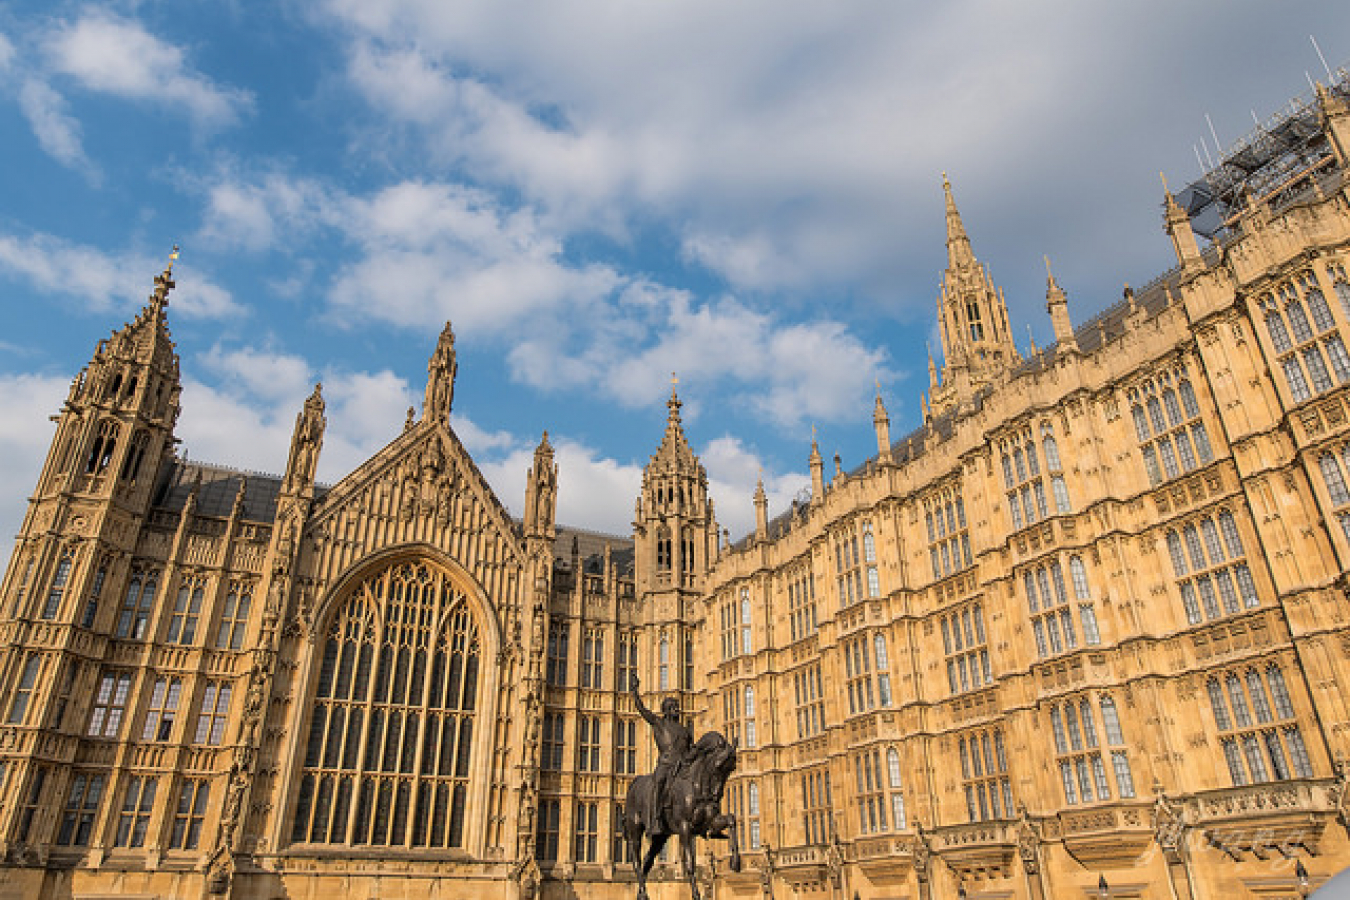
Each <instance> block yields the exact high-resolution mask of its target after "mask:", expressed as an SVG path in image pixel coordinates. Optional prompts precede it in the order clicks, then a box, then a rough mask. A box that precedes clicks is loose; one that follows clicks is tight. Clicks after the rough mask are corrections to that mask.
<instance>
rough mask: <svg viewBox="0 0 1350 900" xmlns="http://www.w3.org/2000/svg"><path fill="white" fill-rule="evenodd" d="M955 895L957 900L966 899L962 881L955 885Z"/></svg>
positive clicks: (964, 886) (964, 885)
mask: <svg viewBox="0 0 1350 900" xmlns="http://www.w3.org/2000/svg"><path fill="white" fill-rule="evenodd" d="M956 896H957V898H958V900H966V884H965V882H964V881H963V882H961V883H960V884H958V885H957V886H956Z"/></svg>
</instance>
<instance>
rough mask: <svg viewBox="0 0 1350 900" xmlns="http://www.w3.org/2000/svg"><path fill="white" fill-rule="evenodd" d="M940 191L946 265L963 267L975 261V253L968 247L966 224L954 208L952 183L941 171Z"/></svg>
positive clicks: (954, 200)
mask: <svg viewBox="0 0 1350 900" xmlns="http://www.w3.org/2000/svg"><path fill="white" fill-rule="evenodd" d="M942 193H943V195H944V196H945V197H946V203H947V266H948V267H949V268H951V269H964V268H966V267H967V266H970V265H973V264H974V263H975V254H974V252H972V251H971V249H970V238H969V237H968V236H967V235H966V226H965V225H964V224H963V223H962V222H961V213H960V212H959V211H958V210H957V208H956V199H955V198H954V197H952V183H951V182H950V181H948V180H947V173H946V172H943V173H942Z"/></svg>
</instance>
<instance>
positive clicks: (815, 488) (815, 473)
mask: <svg viewBox="0 0 1350 900" xmlns="http://www.w3.org/2000/svg"><path fill="white" fill-rule="evenodd" d="M808 461H809V462H810V464H811V502H812V503H822V502H824V500H825V461H824V460H822V459H821V458H820V446H819V445H818V444H817V443H816V426H814V425H812V426H811V456H810V457H809V458H808Z"/></svg>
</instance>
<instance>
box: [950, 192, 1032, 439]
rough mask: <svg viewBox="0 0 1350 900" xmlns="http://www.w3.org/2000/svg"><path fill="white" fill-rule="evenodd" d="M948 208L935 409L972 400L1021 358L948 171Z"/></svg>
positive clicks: (1004, 305)
mask: <svg viewBox="0 0 1350 900" xmlns="http://www.w3.org/2000/svg"><path fill="white" fill-rule="evenodd" d="M942 191H943V195H944V198H945V202H946V209H947V213H946V215H947V271H946V272H945V273H944V274H943V278H942V284H941V288H940V290H939V294H938V325H939V331H940V332H941V335H942V357H943V373H942V379H941V381H942V387H941V388H940V389H937V388H935V389H933V390H932V405H933V414H934V415H940V414H941V413H943V412H945V411H946V410H948V409H950V408H953V407H956V406H958V405H960V404H961V403H963V402H966V401H968V400H969V399H970V398H971V397H972V396H973V395H974V393H975V392H976V391H977V390H978V389H979V388H981V387H983V386H984V385H986V384H989V383H990V382H992V381H994V380H996V379H998V378H999V377H1001V376H1002V375H1003V374H1004V373H1005V372H1006V371H1007V370H1008V369H1009V367H1011V366H1012V365H1013V364H1014V363H1016V362H1017V361H1018V360H1020V359H1021V357H1020V356H1019V355H1018V353H1017V346H1016V344H1015V343H1014V342H1013V339H1012V333H1011V331H1010V329H1009V325H1008V307H1007V303H1006V302H1005V301H1004V299H1003V293H1002V292H1001V291H999V290H998V289H997V288H995V287H994V283H993V281H992V280H991V279H990V278H989V275H988V273H987V272H986V271H985V269H984V266H983V265H982V264H981V263H980V262H979V261H978V260H977V259H976V258H975V254H974V251H973V250H972V249H971V245H970V238H969V237H968V236H967V234H966V229H965V225H964V224H963V223H962V221H961V214H960V212H958V211H957V209H956V201H955V199H954V198H953V197H952V186H951V182H949V181H948V180H947V176H946V174H945V173H944V174H943V176H942Z"/></svg>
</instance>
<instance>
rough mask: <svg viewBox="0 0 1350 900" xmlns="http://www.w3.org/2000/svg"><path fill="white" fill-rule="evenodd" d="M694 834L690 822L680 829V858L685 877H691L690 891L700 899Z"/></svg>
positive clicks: (695, 899) (694, 896)
mask: <svg viewBox="0 0 1350 900" xmlns="http://www.w3.org/2000/svg"><path fill="white" fill-rule="evenodd" d="M695 843H696V842H695V839H694V835H693V834H691V833H690V828H689V823H688V822H686V823H685V824H684V827H683V828H681V829H680V860H681V861H682V862H683V863H684V877H685V878H687V879H689V893H690V894H691V896H692V897H693V900H698V878H696V877H695V876H696V875H697V872H698V870H697V869H696V865H697V859H696V858H695V856H694V845H695Z"/></svg>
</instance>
